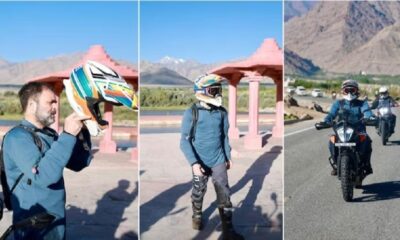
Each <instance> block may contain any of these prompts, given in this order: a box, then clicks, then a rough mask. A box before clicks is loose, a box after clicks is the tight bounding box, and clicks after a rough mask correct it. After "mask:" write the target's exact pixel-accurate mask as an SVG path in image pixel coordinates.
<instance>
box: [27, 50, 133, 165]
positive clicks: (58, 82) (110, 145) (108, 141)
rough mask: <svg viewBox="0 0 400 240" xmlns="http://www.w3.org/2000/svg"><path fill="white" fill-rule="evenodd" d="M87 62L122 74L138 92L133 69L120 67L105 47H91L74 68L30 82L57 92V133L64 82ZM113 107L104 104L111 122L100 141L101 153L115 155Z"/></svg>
mask: <svg viewBox="0 0 400 240" xmlns="http://www.w3.org/2000/svg"><path fill="white" fill-rule="evenodd" d="M87 60H93V61H96V62H99V63H101V64H104V65H106V66H108V67H110V68H112V69H113V70H115V71H116V72H117V73H118V74H120V75H121V76H122V77H123V78H124V79H125V80H126V82H128V84H131V85H132V86H133V88H134V89H135V91H136V92H137V91H138V72H137V71H136V70H134V69H132V68H129V67H127V66H123V65H120V64H119V63H117V62H116V61H114V60H113V59H112V58H111V57H110V56H109V55H108V54H107V53H106V51H105V49H104V48H103V46H101V45H94V46H91V47H90V49H89V50H88V52H87V53H86V54H85V55H84V56H83V57H82V59H81V60H80V61H79V62H77V63H76V64H75V65H74V66H71V67H69V68H67V69H65V70H63V71H59V72H53V73H50V74H47V75H44V76H40V77H37V78H34V79H30V80H29V81H37V82H45V83H48V84H50V85H52V86H53V87H54V89H55V91H56V95H57V101H58V107H57V115H56V122H55V123H54V124H53V125H52V128H54V129H55V130H56V131H57V132H58V131H59V120H60V116H59V113H60V101H59V98H60V95H61V92H62V91H63V89H64V85H63V80H64V79H69V75H70V74H71V72H72V70H73V69H74V68H75V67H78V66H82V65H83V64H84V63H86V61H87ZM112 111H113V105H111V104H108V103H106V104H104V117H103V118H104V119H105V120H106V121H108V122H109V127H108V129H107V130H106V132H105V134H104V137H103V138H102V140H101V141H100V152H102V153H115V152H116V151H117V144H116V142H115V141H113V140H112V131H113V127H112V124H113V120H112V119H113V117H112V116H113V113H112ZM133 134H135V135H136V134H137V128H134V129H133ZM132 159H133V160H135V159H137V147H136V148H134V149H132Z"/></svg>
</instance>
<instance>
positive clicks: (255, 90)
mask: <svg viewBox="0 0 400 240" xmlns="http://www.w3.org/2000/svg"><path fill="white" fill-rule="evenodd" d="M259 88H260V78H259V77H252V78H250V80H249V132H248V133H247V135H246V136H245V138H244V146H245V148H247V149H261V148H262V136H261V135H260V134H258V117H259V116H258V115H259V114H258V104H259Z"/></svg>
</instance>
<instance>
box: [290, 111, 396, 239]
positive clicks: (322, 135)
mask: <svg viewBox="0 0 400 240" xmlns="http://www.w3.org/2000/svg"><path fill="white" fill-rule="evenodd" d="M396 115H397V116H400V114H399V111H398V110H397V113H396ZM314 122H315V121H314ZM314 122H303V123H300V124H297V125H296V126H288V127H286V126H285V127H286V128H285V151H284V153H285V158H284V159H285V163H284V165H285V168H284V169H285V171H284V172H285V178H284V179H285V180H284V187H285V188H284V192H285V202H284V206H285V207H284V236H285V240H292V239H296V240H297V239H307V240H312V239H341V240H342V239H363V240H366V239H374V240H375V239H400V228H399V222H400V158H399V155H400V127H399V125H398V124H397V127H396V133H395V134H394V135H392V137H391V138H390V139H389V141H391V142H389V143H388V146H383V145H382V144H381V142H380V141H379V136H378V135H377V134H376V132H375V129H374V128H373V127H369V128H368V129H367V132H368V133H369V135H370V136H371V138H372V140H373V143H372V148H373V152H372V160H371V161H372V166H373V169H374V174H373V175H370V176H368V177H367V178H366V179H365V180H364V182H363V189H355V191H354V201H353V202H345V201H344V200H343V198H342V193H341V190H340V182H339V180H338V179H337V177H333V176H330V171H331V167H330V165H329V163H328V156H329V151H328V137H329V135H330V134H331V133H332V130H331V129H326V130H321V131H317V130H315V129H313V128H312V126H313V124H314ZM397 123H398V122H397Z"/></svg>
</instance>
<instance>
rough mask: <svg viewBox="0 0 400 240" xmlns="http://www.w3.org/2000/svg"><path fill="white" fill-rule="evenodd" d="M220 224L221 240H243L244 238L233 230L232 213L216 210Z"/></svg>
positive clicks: (221, 209)
mask: <svg viewBox="0 0 400 240" xmlns="http://www.w3.org/2000/svg"><path fill="white" fill-rule="evenodd" d="M218 211H219V215H220V217H221V223H222V240H244V237H243V236H242V235H240V234H239V233H237V232H236V231H235V229H233V225H232V213H231V212H230V211H225V210H224V208H218Z"/></svg>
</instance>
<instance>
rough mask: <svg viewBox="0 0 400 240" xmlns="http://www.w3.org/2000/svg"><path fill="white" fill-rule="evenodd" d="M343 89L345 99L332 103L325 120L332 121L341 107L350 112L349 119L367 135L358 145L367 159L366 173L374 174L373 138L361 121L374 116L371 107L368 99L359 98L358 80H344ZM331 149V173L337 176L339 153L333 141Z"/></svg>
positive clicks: (363, 156) (357, 128)
mask: <svg viewBox="0 0 400 240" xmlns="http://www.w3.org/2000/svg"><path fill="white" fill-rule="evenodd" d="M341 91H342V96H343V99H341V100H336V101H335V102H334V103H333V104H332V107H331V109H330V112H329V113H328V115H327V116H326V117H325V119H324V122H325V123H331V122H332V121H333V120H334V119H335V118H336V117H337V116H338V113H339V111H340V110H341V109H343V110H345V111H346V112H347V113H348V114H349V116H348V121H349V122H350V123H351V124H354V125H355V126H356V130H357V132H358V134H362V135H365V136H366V139H365V141H363V142H360V144H359V145H358V146H357V147H358V150H359V152H360V155H361V159H362V160H363V161H365V169H364V171H365V174H366V175H368V174H372V172H373V171H372V167H371V153H372V148H371V142H372V140H371V138H370V137H369V136H368V134H367V132H366V128H365V124H364V123H363V122H362V121H359V120H360V119H362V118H366V119H369V118H372V117H373V114H372V111H371V109H370V108H369V105H368V102H367V101H363V100H359V99H358V97H359V95H360V92H359V87H358V83H357V81H355V80H352V79H349V80H346V81H344V82H343V83H342V88H341ZM329 151H330V154H331V157H330V161H331V163H332V167H333V170H332V172H331V175H332V176H335V175H337V167H336V163H337V159H336V157H335V156H337V154H334V153H335V152H334V151H335V146H334V143H332V142H331V141H329Z"/></svg>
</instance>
